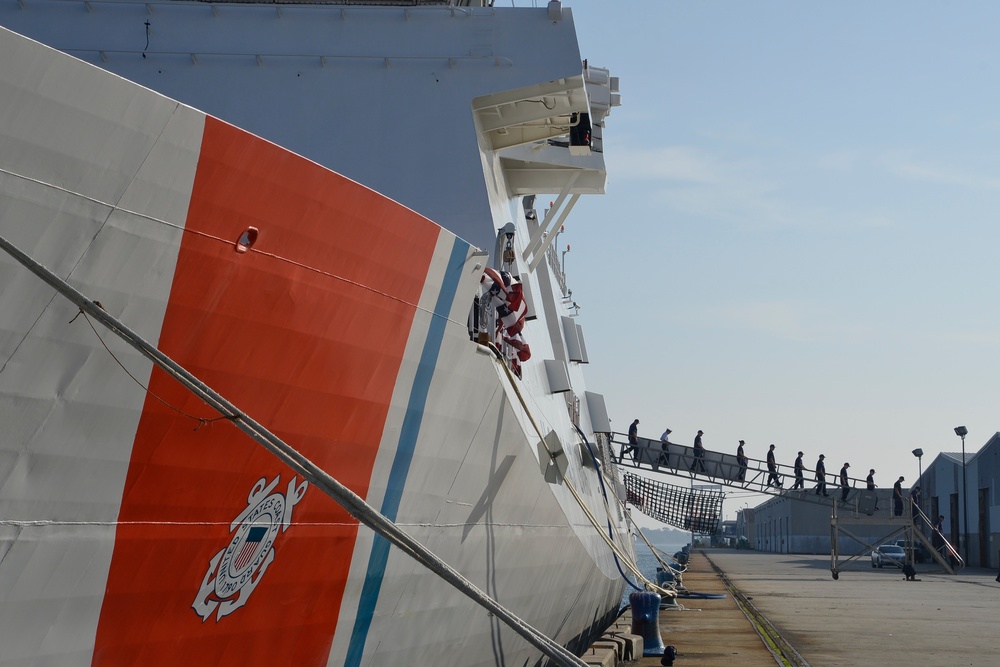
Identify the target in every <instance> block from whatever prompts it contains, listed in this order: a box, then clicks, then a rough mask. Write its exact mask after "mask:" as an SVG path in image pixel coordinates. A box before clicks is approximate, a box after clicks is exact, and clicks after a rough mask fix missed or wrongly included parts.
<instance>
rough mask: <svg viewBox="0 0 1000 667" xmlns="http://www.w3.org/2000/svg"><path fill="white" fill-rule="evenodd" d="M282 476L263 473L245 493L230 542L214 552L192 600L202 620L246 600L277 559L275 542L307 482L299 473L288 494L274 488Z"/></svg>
mask: <svg viewBox="0 0 1000 667" xmlns="http://www.w3.org/2000/svg"><path fill="white" fill-rule="evenodd" d="M280 479H281V476H280V475H279V476H277V477H275V478H274V480H273V481H272V482H271V483H270V484H267V478H266V477H261V478H260V479H259V480H257V483H256V484H254V486H253V489H251V490H250V495H249V496H247V506H246V509H244V510H243V511H242V512H240V514H239V516H237V517H236V518H235V519H233V522H232V523H231V524H230V525H229V532H230V533H232V537H231V539H230V540H229V544H228V545H226V547H225V548H223V549H222V550H221V551H219V553H217V554H215V555H214V556H213V557H212V560H211V561H210V562H209V564H208V571H207V572H206V573H205V578H204V579H203V580H202V582H201V588H200V589H199V591H198V596H197V597H196V598H195V600H194V604H192V605H191V606H192V608H193V609H194V610H195V612H196V613H197V614H198V615H199V616H201V620H202V622H205V621H207V620H208V617H209V616H211V615H212V613H213V612H215V611H216V609H218V613H217V614H216V617H215V621H216V623H218V622H219V621H220V620H221V619H222V617H223V616H228V615H229V614H231V613H233V612H234V611H236V610H237V609H239V608H240V607H242V606H243V605H245V604H246V603H247V600H248V599H249V598H250V594H251V593H253V591H254V589H255V588H256V587H257V584H258V583H260V580H261V577H263V576H264V573H265V572H267V568H268V567H269V566H270V565H271V563H272V562H273V561H274V541H275V540H276V539H277V537H278V534H279V533H284V532H285V531H286V530H288V527H289V526H290V525H291V523H292V508H293V507H295V505H296V504H297V503H298V502H299V501H300V500H302V496H303V495H305V492H306V489H307V488H309V483H308V482H306V481H305V480H303V481H302V482H301V483H299V484H298V485H297V486H296V484H295V480H296V478H295V477H292V480H291V481H290V482H289V483H288V489H287V493H284V494H283V493H280V492H279V493H271V491H273V490H274V487H276V486H277V485H278V481H279V480H280Z"/></svg>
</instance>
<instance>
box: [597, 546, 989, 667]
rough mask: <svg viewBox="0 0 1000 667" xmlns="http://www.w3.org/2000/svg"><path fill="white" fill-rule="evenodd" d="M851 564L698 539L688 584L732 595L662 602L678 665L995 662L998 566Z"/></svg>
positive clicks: (622, 626)
mask: <svg viewBox="0 0 1000 667" xmlns="http://www.w3.org/2000/svg"><path fill="white" fill-rule="evenodd" d="M850 569H851V570H852V574H851V576H850V577H848V578H846V579H841V580H839V581H834V580H833V579H831V578H830V575H829V556H828V555H805V554H773V553H760V552H755V551H736V550H729V549H706V550H701V549H697V550H695V551H694V553H693V555H692V558H691V565H690V568H689V570H688V571H687V572H686V573H685V574H684V584H685V586H686V588H688V589H689V590H692V591H699V592H703V593H726V598H725V599H721V600H718V599H716V600H712V599H705V600H700V599H681V600H679V602H680V603H681V605H682V606H683V607H684V609H683V610H677V611H669V610H664V611H661V612H660V634H661V636H662V638H663V642H664V644H669V645H673V646H675V647H676V648H677V652H678V656H677V660H676V661H675V663H674V664H675V665H677V666H678V667H683V666H684V665H698V666H709V667H717V666H723V665H739V666H740V667H756V666H758V665H760V666H763V665H768V666H770V665H775V664H777V665H810V666H811V667H839V666H847V665H851V666H854V665H898V664H920V665H953V666H971V667H979V666H983V667H986V666H990V667H992V666H993V665H995V664H996V654H995V649H996V638H995V628H996V621H995V619H996V610H997V607H998V605H1000V583H998V582H997V581H996V576H997V573H996V572H995V571H993V570H986V569H982V568H974V567H968V568H966V569H965V570H963V571H962V572H960V573H958V574H957V575H951V574H947V573H946V572H945V571H944V570H943V569H941V568H940V567H939V566H937V565H936V564H924V565H918V566H917V581H906V580H905V579H904V577H903V574H902V572H901V571H900V570H899V569H898V568H884V569H873V568H871V567H870V564H868V563H866V562H864V561H860V562H855V563H852V564H851V565H850ZM629 622H630V619H629V618H628V617H627V615H626V616H625V617H623V618H622V619H621V620H620V622H619V624H618V626H616V627H614V628H611V629H610V631H615V630H617V631H621V632H627V631H628V629H629V627H628V624H629ZM584 659H585V660H587V656H584ZM594 664H602V663H597V662H595V663H594ZM603 664H607V663H603ZM616 664H620V665H638V666H641V667H646V666H652V665H660V658H658V657H657V658H653V657H648V658H640V659H638V660H633V661H628V662H618V663H616Z"/></svg>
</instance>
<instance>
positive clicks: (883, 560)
mask: <svg viewBox="0 0 1000 667" xmlns="http://www.w3.org/2000/svg"><path fill="white" fill-rule="evenodd" d="M905 560H906V550H904V549H903V547H900V546H897V545H895V544H883V545H882V546H880V547H879V548H878V549H876V550H875V551H873V552H872V567H882V566H884V565H895V566H896V567H903V561H905Z"/></svg>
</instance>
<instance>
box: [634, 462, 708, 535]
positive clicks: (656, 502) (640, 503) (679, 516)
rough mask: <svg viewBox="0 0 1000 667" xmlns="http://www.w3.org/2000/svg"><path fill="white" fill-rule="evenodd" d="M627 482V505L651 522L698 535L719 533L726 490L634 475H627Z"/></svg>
mask: <svg viewBox="0 0 1000 667" xmlns="http://www.w3.org/2000/svg"><path fill="white" fill-rule="evenodd" d="M623 481H624V482H625V494H626V496H625V499H626V502H628V504H630V505H632V506H633V507H635V508H636V509H637V510H639V511H640V512H642V513H643V514H645V515H646V516H648V517H650V518H651V519H656V520H657V521H660V522H662V523H665V524H667V525H669V526H673V527H675V528H682V529H683V530H687V531H690V532H692V533H694V534H696V535H714V534H715V533H717V532H718V531H719V521H720V520H721V518H722V501H723V499H724V498H725V497H726V494H725V493H724V492H723V491H721V490H718V489H689V488H685V487H682V486H674V485H673V484H665V483H663V482H658V481H656V480H654V479H647V478H645V477H640V476H639V475H636V474H634V473H630V472H626V473H625V475H624V479H623Z"/></svg>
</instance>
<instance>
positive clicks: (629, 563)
mask: <svg viewBox="0 0 1000 667" xmlns="http://www.w3.org/2000/svg"><path fill="white" fill-rule="evenodd" d="M489 347H490V348H491V350H492V351H493V353H494V360H493V363H494V364H496V365H497V366H499V367H501V368H503V371H504V374H505V375H506V376H507V381H508V382H509V383H510V386H511V388H512V389H513V390H514V394H515V395H516V396H517V399H518V401H519V402H520V403H521V409H522V410H524V414H525V416H526V417H527V418H528V421H529V422H531V426H532V428H534V429H535V433H536V434H537V435H538V439H539V440H540V441H541V443H542V446H543V447H545V451H546V452H547V453H548V455H549V458H550V459H551V460H552V461H553V462H554V461H555V460H556V456H557V455H556V454H555V453H554V452H553V451H552V450H551V449H549V445H548V443H546V442H545V437H544V436H543V435H542V431H541V429H540V428H539V426H538V423H537V422H536V421H535V418H534V416H533V415H532V413H531V409H530V408H529V407H528V404H527V401H525V399H524V396H523V394H522V393H521V390H520V388H519V387H518V386H517V383H516V382H515V381H514V374H513V372H512V371H511V370H510V368H508V367H507V364H506V363H504V362H503V359H502V358H501V357H500V352H499V350H497V349H496V347H494V346H493V345H490V346H489ZM598 474H600V470H598ZM562 479H563V482H564V483H565V485H566V489H567V490H568V491H569V492H570V494H571V495H572V496H573V498H574V499H575V500H576V502H577V504H578V505H579V506H580V509H581V510H582V511H583V514H584V516H586V517H587V520H589V521H590V523H591V525H592V526H593V527H594V528H595V529H596V530H597V534H598V535H600V537H601V539H602V540H604V543H605V544H607V545H608V548H609V549H611V551H612V553H614V554H615V555H616V556H618V557H619V558H621V560H622V562H623V563H624V564H625V567H626V568H628V569H629V570H630V571H631V572H632V574H634V575H635V577H636V578H637V579H638V580H639V581H640V582H642V584H643V585H644V586H645V587H646V589H647V590H650V591H653V592H654V593H659V594H660V595H662V596H665V597H674V596H676V593H675V592H674V591H670V590H667V589H665V588H662V587H660V586H659V585H657V584H655V583H653V582H652V581H650V580H649V579H647V578H646V576H645V575H643V574H642V572H641V571H640V570H639V566H638V565H636V564H635V562H633V560H632V559H631V558H630V557H629V556H628V555H627V554H626V553H625V552H624V551H622V549H621V547H619V546H618V545H617V544H615V542H614V539H613V538H612V537H610V536H608V535H605V533H604V528H603V527H602V526H601V524H600V521H599V520H598V519H597V517H596V516H594V513H593V512H591V510H590V507H589V506H588V505H587V503H586V501H584V499H583V498H582V497H581V496H580V493H579V492H578V491H577V490H576V487H575V486H573V483H572V482H571V481H570V480H569V478H568V477H566V476H565V475H563V478H562ZM605 508H606V509H607V512H608V516H611V508H610V506H608V505H607V503H606V502H605Z"/></svg>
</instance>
